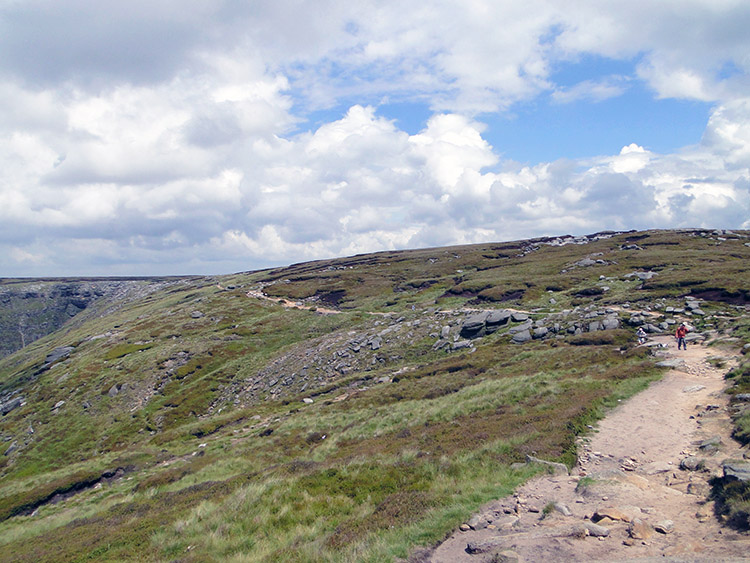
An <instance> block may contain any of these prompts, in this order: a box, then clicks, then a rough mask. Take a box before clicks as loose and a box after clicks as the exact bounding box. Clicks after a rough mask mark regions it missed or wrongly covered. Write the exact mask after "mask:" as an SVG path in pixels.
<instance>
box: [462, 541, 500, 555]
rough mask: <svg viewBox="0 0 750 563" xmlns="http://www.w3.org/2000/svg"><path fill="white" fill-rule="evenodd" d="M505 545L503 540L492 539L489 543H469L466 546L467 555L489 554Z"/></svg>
mask: <svg viewBox="0 0 750 563" xmlns="http://www.w3.org/2000/svg"><path fill="white" fill-rule="evenodd" d="M503 543H505V542H504V541H503V540H502V539H500V538H498V539H491V540H487V541H476V542H473V541H471V542H469V543H467V544H466V553H469V554H471V555H475V554H477V553H489V552H491V551H494V550H496V549H498V548H499V547H501V546H502V545H503Z"/></svg>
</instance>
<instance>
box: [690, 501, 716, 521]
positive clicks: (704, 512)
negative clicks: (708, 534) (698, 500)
mask: <svg viewBox="0 0 750 563" xmlns="http://www.w3.org/2000/svg"><path fill="white" fill-rule="evenodd" d="M713 513H714V503H713V502H707V503H706V504H704V505H702V506H700V507H699V508H698V510H697V511H696V513H695V517H696V518H697V519H698V522H708V520H709V519H710V518H711V516H712V514H713Z"/></svg>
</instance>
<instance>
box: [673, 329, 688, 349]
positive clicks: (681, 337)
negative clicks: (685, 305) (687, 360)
mask: <svg viewBox="0 0 750 563" xmlns="http://www.w3.org/2000/svg"><path fill="white" fill-rule="evenodd" d="M687 333H688V328H687V326H686V325H685V323H682V324H681V325H680V326H679V327H677V332H675V333H674V337H675V338H676V339H677V349H678V350H679V349H680V347H682V349H683V350H687V342H685V337H686V336H687Z"/></svg>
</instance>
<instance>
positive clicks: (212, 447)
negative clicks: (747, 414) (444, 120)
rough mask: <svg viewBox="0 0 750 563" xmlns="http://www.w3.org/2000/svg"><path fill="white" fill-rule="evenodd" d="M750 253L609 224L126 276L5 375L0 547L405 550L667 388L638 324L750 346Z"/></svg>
mask: <svg viewBox="0 0 750 563" xmlns="http://www.w3.org/2000/svg"><path fill="white" fill-rule="evenodd" d="M749 242H750V238H748V233H746V232H736V233H727V232H713V231H682V232H675V231H652V232H642V233H636V232H630V233H601V234H598V235H592V236H590V237H581V238H578V239H574V238H572V237H562V238H558V239H539V240H533V241H520V242H514V243H497V244H484V245H472V246H462V247H451V248H438V249H425V250H414V251H404V252H383V253H377V254H372V255H365V256H355V257H351V258H343V259H338V260H327V261H318V262H311V263H305V264H297V265H293V266H290V267H288V268H279V269H274V270H266V271H261V272H248V273H243V274H236V275H231V276H219V277H210V278H184V279H175V280H170V281H168V282H166V281H164V280H161V281H157V280H153V281H147V280H139V281H131V282H128V283H131V284H139V287H140V289H139V290H138V291H137V292H129V293H128V294H127V297H124V296H123V295H120V296H118V295H114V294H113V295H109V296H102V297H101V299H100V300H99V301H98V302H97V307H96V308H91V309H87V310H86V314H79V315H76V316H75V317H74V318H73V320H72V321H69V322H67V323H65V324H64V325H63V326H62V327H61V328H60V329H58V330H56V331H54V332H52V333H51V334H48V335H46V336H44V337H42V338H40V339H38V340H36V341H34V342H33V343H31V344H28V343H27V345H26V346H25V347H24V348H23V349H21V350H18V351H16V352H15V353H13V354H11V355H9V356H7V357H6V358H4V359H2V360H0V403H1V410H2V419H0V422H1V424H2V426H1V427H0V428H1V429H0V432H1V433H0V440H2V441H1V442H0V472H1V473H0V518H1V519H2V520H3V522H2V523H0V542H1V543H2V544H3V545H2V549H3V552H4V553H6V554H8V553H10V554H13V556H12V557H10V558H9V560H24V561H31V560H34V561H44V560H48V561H54V560H68V561H70V560H83V559H88V558H91V557H96V558H99V559H117V560H122V559H134V560H158V561H161V560H174V559H179V560H185V561H189V560H195V561H202V560H206V559H232V558H235V559H236V560H250V561H263V560H267V561H277V560H283V559H286V560H311V561H312V560H355V559H356V560H373V561H376V560H377V561H382V560H388V559H393V558H395V557H405V556H406V555H407V554H408V553H409V551H410V550H411V549H412V548H413V547H414V546H416V545H420V544H421V545H427V544H431V543H434V542H435V541H437V540H439V539H441V538H442V537H444V536H445V534H446V533H447V532H448V531H450V530H451V529H453V528H454V527H455V526H456V524H457V523H458V522H460V521H461V520H462V519H463V518H465V517H466V516H467V515H468V514H470V513H471V511H472V510H474V509H476V508H477V507H478V506H479V505H481V504H482V503H483V502H486V501H488V500H490V499H492V498H496V497H498V496H500V495H502V494H505V493H507V492H509V491H510V490H512V489H513V488H514V487H516V486H517V485H518V484H519V483H521V482H523V481H524V480H525V479H527V478H528V477H529V476H530V475H531V474H532V473H533V472H534V471H536V470H537V469H536V468H535V467H534V466H528V467H523V468H517V467H511V466H512V464H513V463H514V462H517V461H523V460H524V459H525V456H526V454H534V455H535V456H537V457H543V458H546V459H554V460H557V461H563V462H565V463H568V464H573V463H574V461H575V456H576V445H575V444H576V437H577V436H578V435H579V434H580V433H581V432H582V431H585V429H586V426H587V424H589V423H590V422H591V421H592V420H594V419H595V418H597V417H598V416H600V415H601V413H602V409H603V408H604V407H606V406H608V405H611V404H615V403H616V402H617V400H618V399H622V398H624V397H626V396H629V395H630V394H632V393H634V392H635V391H637V390H639V389H641V388H643V386H644V385H646V384H647V383H648V382H649V381H651V380H653V379H654V378H656V377H658V376H659V373H660V371H661V370H660V368H658V367H656V366H655V362H654V360H653V358H652V357H651V356H650V355H649V354H648V351H647V350H645V349H643V348H636V347H634V346H633V344H634V339H633V331H634V328H635V326H637V325H643V326H646V327H647V328H648V330H649V331H652V332H654V333H657V332H659V331H670V332H671V327H672V323H674V322H676V320H677V319H681V318H688V319H689V320H690V322H691V323H692V324H693V325H695V327H696V329H697V331H698V332H702V333H706V334H713V335H716V334H720V333H721V334H723V333H727V334H728V335H729V336H735V337H738V338H740V339H747V323H746V315H747V304H748V303H749V302H750V291H749V288H748V286H747V283H746V280H747V277H748V276H747V272H748V267H747V264H748V258H750V248H749V247H748V243H749ZM38 283H40V284H42V283H44V282H38ZM47 283H52V282H47ZM123 283H125V282H123ZM144 288H145V289H144ZM11 324H12V322H11ZM745 341H746V340H745Z"/></svg>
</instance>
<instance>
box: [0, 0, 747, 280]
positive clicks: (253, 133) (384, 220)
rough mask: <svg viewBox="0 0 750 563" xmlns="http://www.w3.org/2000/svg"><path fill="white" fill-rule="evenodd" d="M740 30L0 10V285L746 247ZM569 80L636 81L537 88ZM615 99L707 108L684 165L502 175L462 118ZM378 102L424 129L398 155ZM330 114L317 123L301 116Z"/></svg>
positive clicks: (718, 14)
mask: <svg viewBox="0 0 750 563" xmlns="http://www.w3.org/2000/svg"><path fill="white" fill-rule="evenodd" d="M749 25H750V6H749V5H747V3H746V2H742V1H739V0H737V1H729V0H727V1H723V2H717V1H716V0H711V1H708V0H705V1H699V0H688V1H681V2H677V1H676V0H667V1H664V2H659V3H644V2H635V3H633V2H631V3H622V2H615V1H614V0H600V1H597V2H576V3H575V5H574V6H573V7H571V6H563V5H562V4H560V3H559V2H554V1H552V0H546V1H545V0H533V1H532V2H530V3H529V2H527V3H519V2H514V1H508V2H504V1H500V2H496V1H489V0H472V1H471V2H464V3H462V4H455V3H445V2H429V3H427V4H424V3H407V4H404V3H403V2H395V1H385V2H383V1H379V2H375V1H374V0H372V1H371V0H363V1H362V2H357V3H351V2H344V1H343V0H321V2H316V3H301V4H300V3H298V2H288V1H285V0H280V1H278V2H272V3H265V4H262V5H255V4H254V5H252V6H250V5H248V6H247V7H246V6H244V5H240V4H226V3H205V2H202V1H200V0H195V1H193V0H189V1H188V2H180V3H176V2H162V3H159V4H158V5H155V4H153V3H146V2H141V1H138V2H135V3H130V4H128V6H127V7H123V5H121V4H117V3H113V2H109V1H105V2H99V3H96V4H94V3H91V2H88V1H86V0H75V1H74V2H72V3H65V4H61V3H57V2H51V1H43V0H32V1H30V2H27V3H15V4H8V5H6V6H4V7H3V9H2V11H0V53H2V55H0V107H2V109H1V110H0V166H2V169H3V175H2V177H1V178H0V251H2V256H3V258H2V259H0V260H1V262H0V267H1V268H2V269H3V271H4V272H9V273H11V272H12V273H17V274H24V273H32V272H33V273H36V275H43V274H53V273H59V274H63V273H64V274H75V273H81V274H83V273H131V274H138V273H180V272H185V271H186V269H191V270H190V271H201V270H202V269H203V271H228V270H231V269H235V270H238V269H248V268H251V267H258V266H261V265H266V264H271V263H274V264H279V263H286V262H289V261H298V260H302V259H312V258H318V257H323V256H336V255H342V254H352V253H357V252H365V251H373V250H379V249H384V248H404V247H408V246H415V245H419V246H432V245H439V244H457V243H466V242H478V241H482V240H489V239H508V238H514V239H515V238H521V237H523V236H537V235H541V234H561V233H563V232H575V233H580V232H584V231H595V230H600V229H610V228H636V227H668V226H690V225H706V226H713V225H716V226H726V227H733V226H742V225H744V226H747V222H748V219H747V217H748V216H750V192H749V191H748V186H750V180H749V178H750V172H748V170H749V169H750V125H749V124H750V82H749V80H748V75H750V57H748V55H747V53H750V35H748V34H747V32H746V30H747V28H748V26H749ZM587 57H592V58H595V59H596V58H599V59H607V58H609V59H614V60H618V61H625V62H628V63H630V64H633V65H635V64H637V68H634V70H633V74H632V75H626V74H622V75H621V74H617V75H611V74H607V75H605V76H596V77H587V76H582V77H581V78H580V79H579V80H578V82H577V83H576V84H574V85H573V86H563V85H558V84H555V83H554V77H555V75H554V74H553V70H554V68H555V66H556V65H557V64H558V63H560V62H567V63H570V64H575V62H576V61H585V60H586V58H587ZM618 72H619V71H618ZM639 81H640V82H641V83H645V84H646V85H647V86H648V87H649V88H650V89H651V90H652V91H653V92H654V95H655V96H656V97H661V98H667V97H669V98H679V99H687V100H704V101H709V102H711V103H715V104H716V105H715V108H714V109H713V111H712V112H711V116H710V119H709V122H708V124H707V127H706V130H705V133H704V135H703V139H702V141H701V142H700V144H697V145H694V146H687V147H685V148H684V149H682V150H681V151H678V152H676V153H674V154H658V153H656V152H653V151H650V150H647V149H646V148H644V146H650V145H649V144H648V143H646V142H643V141H641V140H639V139H632V140H631V139H624V140H623V141H621V142H622V143H623V144H624V145H625V146H624V147H623V149H622V150H621V151H620V153H619V154H613V155H603V156H599V157H592V158H589V159H581V160H575V161H574V160H558V161H555V162H543V163H540V164H538V165H535V166H518V165H516V164H513V163H509V162H502V161H501V160H500V157H499V155H498V152H497V151H496V149H495V148H493V147H492V146H491V144H490V142H488V140H487V137H488V135H487V128H486V126H485V124H484V123H483V120H484V118H485V117H486V116H485V113H484V112H497V111H505V110H507V109H508V108H512V107H513V106H514V104H515V103H518V102H530V101H533V100H538V99H540V95H541V94H549V95H550V96H551V98H552V99H553V100H555V101H557V102H559V103H561V104H562V103H572V102H579V103H580V102H582V101H591V102H596V101H602V100H606V99H609V98H612V97H615V96H626V95H628V93H629V91H630V90H631V89H632V87H633V85H635V84H637V83H638V82H639ZM384 99H386V100H390V99H393V100H396V101H414V100H419V101H420V102H424V103H426V104H427V105H429V106H430V108H431V109H432V111H433V112H434V113H433V115H432V116H431V117H429V119H427V121H426V125H425V126H424V128H423V129H422V130H421V131H419V132H417V133H413V134H409V133H407V132H406V131H404V130H402V129H400V128H399V127H398V126H397V123H398V122H397V121H394V120H390V119H386V118H384V117H382V116H381V115H379V114H378V110H377V109H376V107H377V104H378V103H380V101H381V100H384ZM342 103H345V104H347V105H348V106H349V110H348V111H347V112H346V113H345V115H343V117H340V118H338V119H334V118H330V117H319V116H320V115H323V116H326V115H328V114H325V113H323V114H314V115H313V116H312V117H310V116H309V115H308V113H307V112H309V111H310V110H311V109H321V108H323V109H325V108H331V107H337V106H339V105H340V104H342ZM308 118H310V120H311V122H310V123H313V124H308V122H307V121H306V120H307V119H308ZM624 119H626V118H624ZM625 125H627V124H625ZM296 127H300V128H304V127H309V128H310V130H309V131H297V129H295V128H296ZM540 134H543V133H540ZM718 223H720V224H718ZM71 248H76V249H78V250H76V252H75V257H73V258H71V257H70V256H68V255H66V252H67V253H70V249H71ZM45 266H46V267H48V268H49V271H47V272H42V271H41V270H40V269H39V268H44V267H45Z"/></svg>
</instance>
